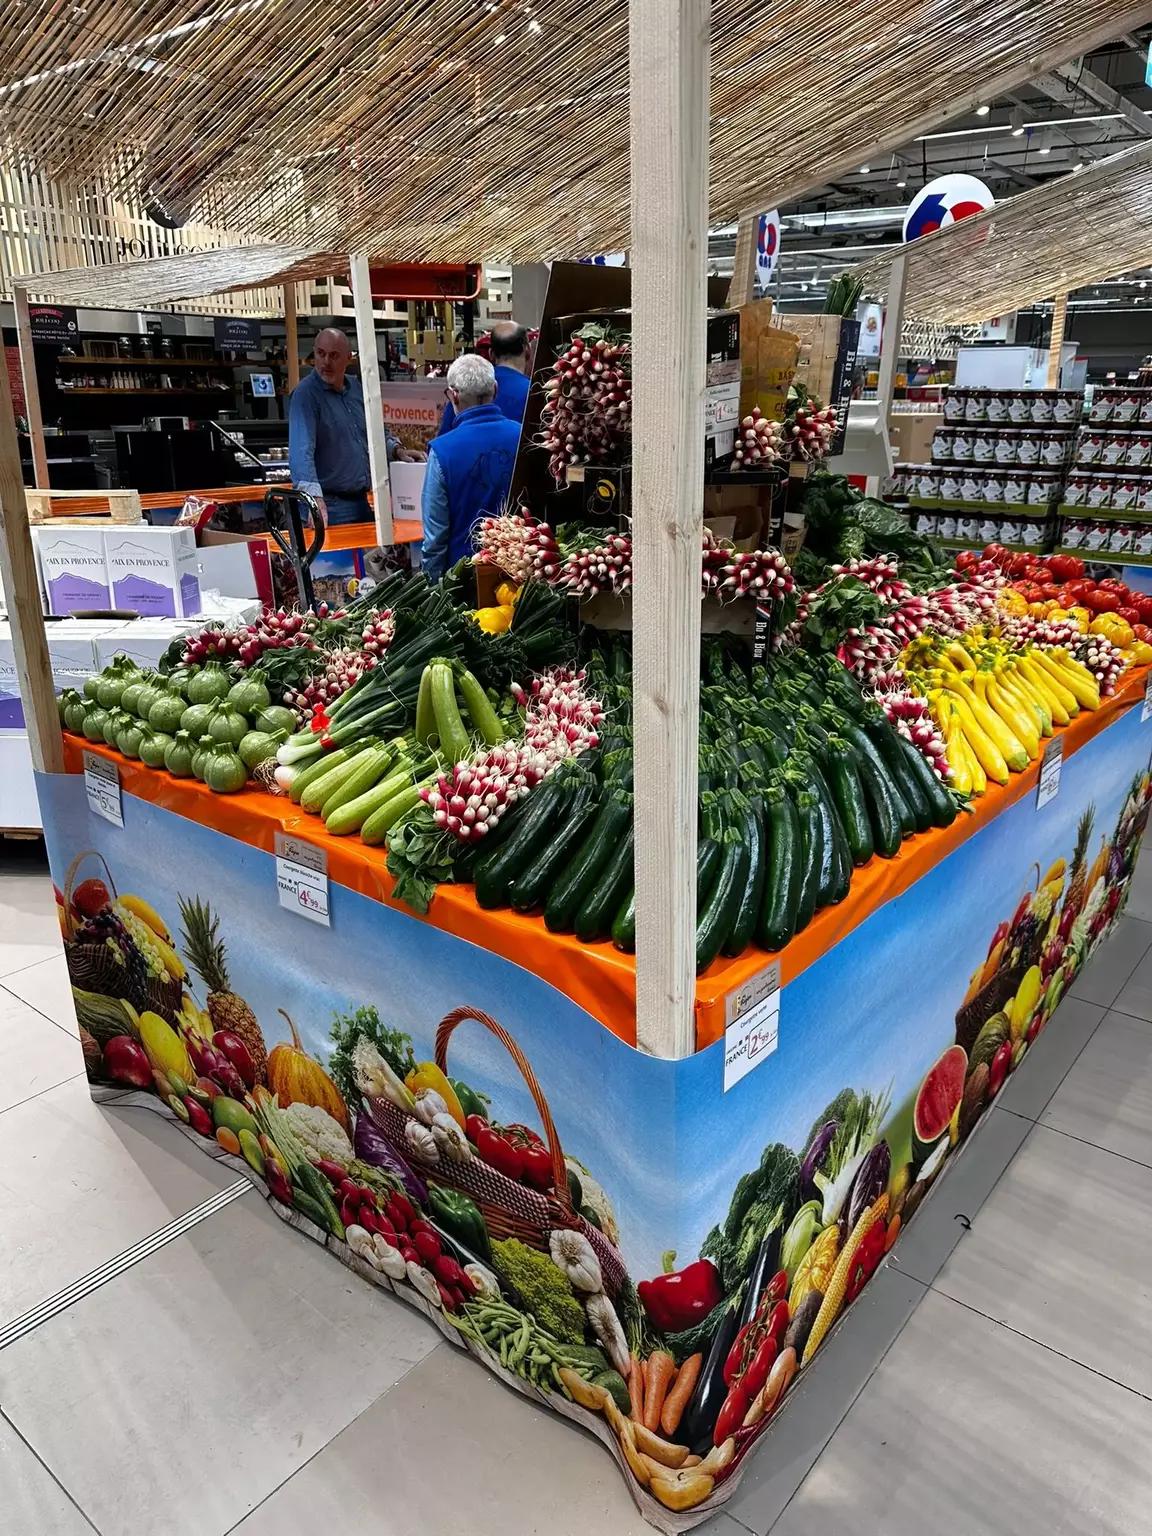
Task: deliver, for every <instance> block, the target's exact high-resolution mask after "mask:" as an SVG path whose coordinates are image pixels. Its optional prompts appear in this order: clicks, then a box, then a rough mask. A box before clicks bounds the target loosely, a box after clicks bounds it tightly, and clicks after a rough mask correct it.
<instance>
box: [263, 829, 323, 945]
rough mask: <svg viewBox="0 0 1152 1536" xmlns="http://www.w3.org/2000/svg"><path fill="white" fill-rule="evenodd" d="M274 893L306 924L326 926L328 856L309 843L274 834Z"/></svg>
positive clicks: (283, 834) (282, 903)
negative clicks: (303, 918)
mask: <svg viewBox="0 0 1152 1536" xmlns="http://www.w3.org/2000/svg"><path fill="white" fill-rule="evenodd" d="M276 895H277V898H278V900H279V902H280V905H281V906H282V907H284V908H286V909H287V911H289V912H295V913H296V914H297V916H299V917H306V918H307V919H308V921H309V922H310V923H319V924H320V925H321V927H323V928H330V927H331V926H332V920H331V918H330V917H329V915H328V855H327V854H326V853H325V852H324V850H323V849H322V848H317V847H315V846H314V845H313V844H312V843H303V842H301V841H300V839H299V838H296V837H289V836H288V835H287V833H285V832H277V834H276Z"/></svg>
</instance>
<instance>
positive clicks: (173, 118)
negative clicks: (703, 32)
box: [0, 0, 1152, 260]
mask: <svg viewBox="0 0 1152 1536" xmlns="http://www.w3.org/2000/svg"><path fill="white" fill-rule="evenodd" d="M672 3H673V0H669V5H670V6H671V5H672ZM1150 19H1152V5H1149V4H1142V5H1137V4H1132V3H1130V0H842V3H841V4H840V5H835V6H829V5H823V4H820V5H818V4H816V3H815V0H787V3H783V0H714V4H713V6H712V123H711V136H712V153H711V178H712V182H711V210H712V215H713V217H714V218H715V219H726V218H731V217H734V216H736V215H738V214H739V213H741V212H746V211H755V210H758V209H761V208H763V207H766V206H769V205H772V204H775V203H778V202H785V201H787V200H789V199H791V198H794V197H796V196H798V195H799V194H800V193H801V192H803V191H804V190H806V189H807V188H810V187H812V186H813V185H818V184H820V183H822V182H825V181H827V180H829V179H830V178H831V177H833V176H835V175H836V174H837V173H838V172H842V171H844V170H845V169H847V168H849V167H851V166H853V165H854V164H856V163H857V162H858V161H859V160H861V159H862V158H863V157H864V156H865V155H867V154H872V153H876V152H878V151H879V150H880V149H882V148H884V147H895V146H896V145H897V144H899V143H900V142H902V141H903V140H904V139H905V138H906V137H907V136H908V135H909V134H911V133H916V132H922V131H925V130H926V129H927V128H928V127H931V126H936V125H938V124H939V123H940V122H941V121H943V120H944V119H945V118H946V117H948V116H950V115H954V114H955V113H956V112H958V111H961V110H963V109H964V106H965V105H966V104H967V103H974V102H976V101H978V100H983V99H987V98H988V97H990V96H992V95H993V94H995V93H997V92H1002V91H1004V90H1007V89H1010V88H1011V87H1012V86H1014V85H1017V84H1020V83H1021V82H1023V81H1024V80H1026V79H1028V78H1029V77H1031V76H1032V75H1034V74H1035V73H1036V72H1037V70H1040V69H1045V68H1050V67H1051V66H1052V65H1054V64H1056V63H1059V62H1062V61H1064V60H1065V59H1067V58H1069V57H1071V56H1072V55H1074V54H1076V53H1078V52H1081V51H1083V50H1085V49H1088V48H1090V47H1092V46H1096V45H1098V44H1099V43H1101V42H1103V41H1105V40H1107V39H1109V38H1111V37H1114V36H1116V35H1119V34H1120V33H1122V32H1124V31H1125V30H1128V29H1130V28H1132V27H1134V26H1138V25H1141V24H1143V23H1144V22H1146V21H1148V20H1150ZM0 61H3V62H2V64H0V71H2V77H0V156H4V157H12V158H13V159H14V160H17V161H20V160H22V159H24V160H27V161H28V162H29V163H32V164H35V165H36V167H37V169H38V170H39V171H40V172H41V173H42V174H45V175H48V176H50V177H52V178H54V179H62V180H67V179H69V178H72V179H76V180H84V179H88V180H91V179H99V180H101V181H103V183H104V184H105V185H107V186H109V187H110V188H111V189H112V190H116V189H121V190H124V191H127V190H129V189H131V190H132V191H133V192H135V191H141V192H142V193H143V195H144V196H145V197H146V198H147V199H150V200H152V201H153V202H154V203H155V204H156V205H158V206H160V207H162V208H166V209H168V210H172V211H173V214H174V217H175V218H176V219H177V220H178V219H179V218H181V217H183V216H184V215H185V214H186V213H187V212H188V211H195V212H196V213H197V214H198V215H199V216H200V217H201V218H203V219H206V220H207V221H209V222H212V223H214V224H216V225H218V226H221V227H225V228H229V229H235V230H238V231H242V232H243V233H244V234H245V235H255V236H262V237H264V238H266V239H270V240H274V241H291V242H293V243H294V244H296V245H299V246H305V247H309V248H312V249H319V248H321V247H324V248H328V249H333V248H336V249H341V250H349V249H353V250H355V249H364V250H366V251H368V253H369V254H370V255H373V256H378V257H382V258H388V259H392V260H402V259H413V260H458V259H474V258H477V257H479V256H503V257H510V258H515V259H520V260H533V259H538V258H541V257H551V256H573V255H584V254H590V253H593V252H596V251H607V250H618V249H620V248H622V247H624V246H626V245H627V244H628V236H629V229H628V201H629V199H628V191H629V179H628V178H629V143H628V6H627V0H380V3H377V0H358V3H357V0H353V3H352V4H345V5H343V6H337V7H333V6H332V5H331V3H330V0H134V3H131V4H129V3H127V0H99V3H95V4H88V5H66V4H60V3H59V0H11V3H9V4H8V5H7V6H6V7H3V8H2V10H0ZM675 233H676V232H675V231H674V230H672V231H669V240H670V247H671V246H672V245H673V244H674V241H675Z"/></svg>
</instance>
